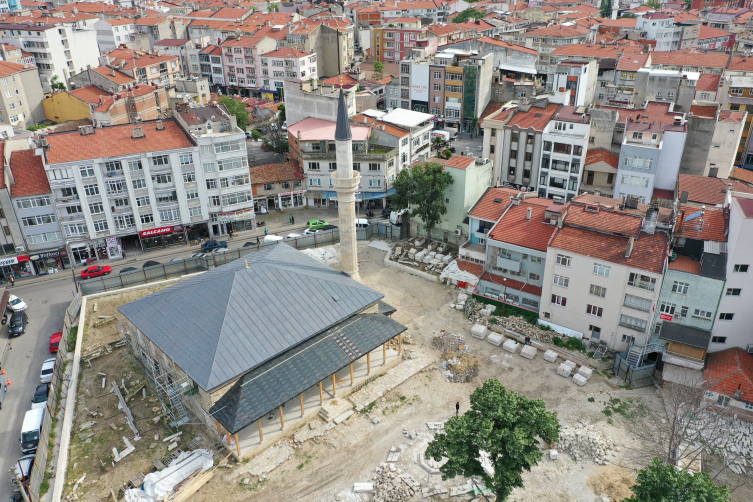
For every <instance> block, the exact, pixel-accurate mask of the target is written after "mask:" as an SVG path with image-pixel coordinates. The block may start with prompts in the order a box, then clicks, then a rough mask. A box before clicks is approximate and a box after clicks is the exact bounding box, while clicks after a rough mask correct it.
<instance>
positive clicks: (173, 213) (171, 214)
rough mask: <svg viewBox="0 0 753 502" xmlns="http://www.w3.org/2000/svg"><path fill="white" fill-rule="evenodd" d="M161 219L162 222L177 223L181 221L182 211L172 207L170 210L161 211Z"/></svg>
mask: <svg viewBox="0 0 753 502" xmlns="http://www.w3.org/2000/svg"><path fill="white" fill-rule="evenodd" d="M159 218H160V220H162V221H176V220H179V219H180V209H178V208H177V207H171V208H170V209H160V211H159Z"/></svg>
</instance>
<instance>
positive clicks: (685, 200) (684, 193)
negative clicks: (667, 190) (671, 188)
mask: <svg viewBox="0 0 753 502" xmlns="http://www.w3.org/2000/svg"><path fill="white" fill-rule="evenodd" d="M689 195H690V194H689V193H688V191H687V190H683V191H682V193H681V194H680V204H687V203H688V196H689Z"/></svg>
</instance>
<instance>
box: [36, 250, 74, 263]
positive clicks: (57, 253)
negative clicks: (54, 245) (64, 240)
mask: <svg viewBox="0 0 753 502" xmlns="http://www.w3.org/2000/svg"><path fill="white" fill-rule="evenodd" d="M61 256H68V251H66V250H65V249H56V250H55V251H47V252H44V253H38V254H33V255H31V256H30V257H29V259H30V260H31V261H37V260H44V259H46V258H59V257H61Z"/></svg>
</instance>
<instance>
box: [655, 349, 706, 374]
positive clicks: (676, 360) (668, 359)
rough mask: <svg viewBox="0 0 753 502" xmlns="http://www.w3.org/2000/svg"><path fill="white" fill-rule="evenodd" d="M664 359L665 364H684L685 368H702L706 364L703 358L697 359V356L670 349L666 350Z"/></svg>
mask: <svg viewBox="0 0 753 502" xmlns="http://www.w3.org/2000/svg"><path fill="white" fill-rule="evenodd" d="M662 361H664V363H665V364H667V363H668V364H674V365H675V366H682V367H683V368H689V369H691V370H702V369H703V367H704V365H705V363H704V360H703V359H697V358H695V357H691V356H687V355H684V354H680V353H677V352H671V351H669V350H667V351H665V352H664V355H663V356H662Z"/></svg>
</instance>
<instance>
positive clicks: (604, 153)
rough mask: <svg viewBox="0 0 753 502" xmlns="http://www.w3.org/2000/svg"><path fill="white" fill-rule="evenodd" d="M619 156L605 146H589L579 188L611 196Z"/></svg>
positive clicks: (618, 164) (591, 192)
mask: <svg viewBox="0 0 753 502" xmlns="http://www.w3.org/2000/svg"><path fill="white" fill-rule="evenodd" d="M619 166H620V156H619V155H617V154H615V153H614V152H613V151H611V150H607V149H606V148H589V149H588V152H587V153H586V162H585V165H584V168H583V169H584V170H585V172H584V173H583V180H582V184H581V187H580V188H581V190H582V191H584V192H587V193H590V194H595V195H603V196H605V197H612V196H613V195H614V184H615V177H616V176H617V170H618V168H619Z"/></svg>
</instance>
